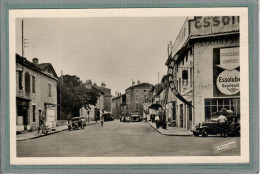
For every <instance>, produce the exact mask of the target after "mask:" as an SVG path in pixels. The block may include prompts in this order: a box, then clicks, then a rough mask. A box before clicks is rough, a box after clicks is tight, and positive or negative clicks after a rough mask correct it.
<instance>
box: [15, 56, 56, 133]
mask: <svg viewBox="0 0 260 174" xmlns="http://www.w3.org/2000/svg"><path fill="white" fill-rule="evenodd" d="M57 84H58V76H57V74H56V72H55V70H54V68H53V66H52V65H51V64H50V63H41V64H39V60H38V59H37V58H34V59H33V62H30V61H28V60H27V59H26V58H23V57H21V56H20V55H18V54H16V115H17V117H16V131H23V130H36V129H37V128H38V127H39V121H40V120H41V119H44V120H46V125H48V126H49V127H56V120H57Z"/></svg>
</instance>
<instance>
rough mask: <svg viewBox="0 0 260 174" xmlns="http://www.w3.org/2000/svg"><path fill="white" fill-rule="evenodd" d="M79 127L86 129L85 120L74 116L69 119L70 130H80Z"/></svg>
mask: <svg viewBox="0 0 260 174" xmlns="http://www.w3.org/2000/svg"><path fill="white" fill-rule="evenodd" d="M79 128H81V129H84V122H83V121H82V118H81V117H73V118H72V119H71V120H69V121H68V129H69V131H70V130H72V129H73V130H76V129H77V130H78V129H79Z"/></svg>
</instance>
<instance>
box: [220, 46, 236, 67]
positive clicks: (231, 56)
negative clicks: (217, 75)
mask: <svg viewBox="0 0 260 174" xmlns="http://www.w3.org/2000/svg"><path fill="white" fill-rule="evenodd" d="M217 66H218V67H220V68H222V69H226V70H233V69H236V68H237V67H239V66H240V61H239V47H234V48H224V49H220V64H219V65H217Z"/></svg>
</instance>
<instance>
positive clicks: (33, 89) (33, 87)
mask: <svg viewBox="0 0 260 174" xmlns="http://www.w3.org/2000/svg"><path fill="white" fill-rule="evenodd" d="M35 92H36V91H35V76H32V93H34V94H35Z"/></svg>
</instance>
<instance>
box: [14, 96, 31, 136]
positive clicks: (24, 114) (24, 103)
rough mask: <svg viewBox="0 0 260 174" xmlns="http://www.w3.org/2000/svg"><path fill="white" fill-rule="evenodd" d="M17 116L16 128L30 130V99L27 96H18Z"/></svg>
mask: <svg viewBox="0 0 260 174" xmlns="http://www.w3.org/2000/svg"><path fill="white" fill-rule="evenodd" d="M16 107H17V117H16V130H17V131H24V130H30V110H29V109H30V100H29V99H25V98H20V97H17V98H16Z"/></svg>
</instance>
